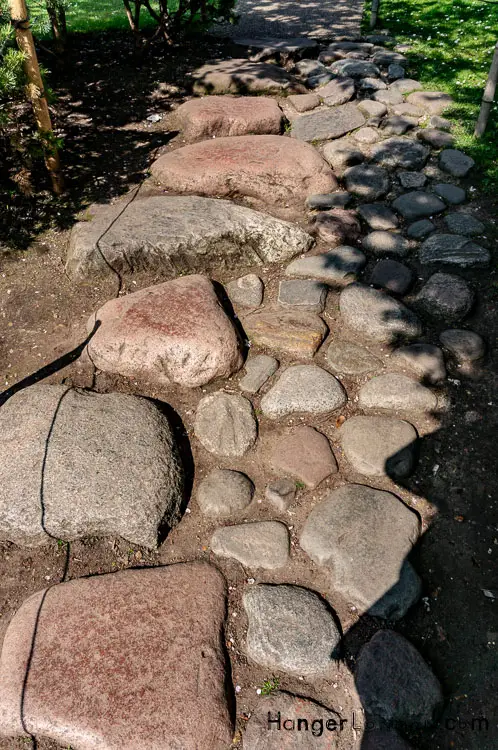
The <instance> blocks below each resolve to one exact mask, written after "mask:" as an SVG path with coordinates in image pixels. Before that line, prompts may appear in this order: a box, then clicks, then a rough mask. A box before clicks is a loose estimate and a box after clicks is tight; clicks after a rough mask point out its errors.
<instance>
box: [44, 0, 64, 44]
mask: <svg viewBox="0 0 498 750" xmlns="http://www.w3.org/2000/svg"><path fill="white" fill-rule="evenodd" d="M47 13H48V17H49V19H50V25H51V27H52V35H53V37H54V40H55V48H56V50H57V52H58V53H62V52H64V50H65V47H66V33H67V32H66V11H65V10H64V8H62V7H61V6H58V5H57V4H56V3H47Z"/></svg>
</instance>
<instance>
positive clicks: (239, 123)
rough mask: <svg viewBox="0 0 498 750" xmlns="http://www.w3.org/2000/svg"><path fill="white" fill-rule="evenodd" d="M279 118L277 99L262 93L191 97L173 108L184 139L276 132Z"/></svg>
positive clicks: (280, 126) (277, 131) (281, 117)
mask: <svg viewBox="0 0 498 750" xmlns="http://www.w3.org/2000/svg"><path fill="white" fill-rule="evenodd" d="M282 119H283V113H282V110H281V109H280V107H279V106H278V104H277V102H276V101H275V100H274V99H270V98H269V97H264V96H258V97H256V98H254V97H249V96H240V97H235V96H206V97H202V98H200V99H191V100H190V101H188V102H185V103H184V104H182V105H180V107H178V109H177V110H176V111H175V120H176V122H177V123H178V125H179V127H180V130H181V131H182V134H183V137H184V138H185V139H186V140H187V141H198V140H202V139H204V138H214V137H216V138H223V137H225V136H234V135H247V134H249V133H251V134H253V135H263V134H267V133H273V134H275V135H278V134H279V133H280V131H281V130H282Z"/></svg>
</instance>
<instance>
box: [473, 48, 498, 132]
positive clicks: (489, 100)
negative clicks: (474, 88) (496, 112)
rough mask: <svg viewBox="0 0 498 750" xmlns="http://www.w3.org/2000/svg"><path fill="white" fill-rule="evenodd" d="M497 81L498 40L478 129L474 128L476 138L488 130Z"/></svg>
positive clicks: (483, 98) (477, 125)
mask: <svg viewBox="0 0 498 750" xmlns="http://www.w3.org/2000/svg"><path fill="white" fill-rule="evenodd" d="M497 81H498V42H496V47H495V54H494V55H493V61H492V63H491V68H490V69H489V75H488V80H487V83H486V88H485V89H484V94H483V97H482V104H481V111H480V112H479V119H478V120H477V124H476V129H475V130H474V135H475V137H476V138H481V136H482V135H484V132H485V130H486V126H487V124H488V119H489V113H490V112H491V105H492V104H493V101H494V98H495V93H496V83H497Z"/></svg>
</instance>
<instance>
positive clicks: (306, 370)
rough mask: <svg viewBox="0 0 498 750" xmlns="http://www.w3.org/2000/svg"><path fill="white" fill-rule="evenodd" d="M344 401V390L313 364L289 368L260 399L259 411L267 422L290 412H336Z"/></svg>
mask: <svg viewBox="0 0 498 750" xmlns="http://www.w3.org/2000/svg"><path fill="white" fill-rule="evenodd" d="M346 400H347V396H346V393H345V391H344V388H343V387H342V385H341V384H340V382H339V381H338V380H337V378H335V377H334V376H333V375H331V374H330V372H327V370H324V369H322V368H321V367H318V366H317V365H292V367H288V368H287V369H286V370H284V371H283V372H282V374H281V375H280V377H279V379H278V380H277V382H276V383H275V385H274V386H272V388H270V390H269V391H268V393H266V394H265V395H264V396H263V398H262V399H261V409H262V411H263V414H264V415H265V416H266V417H270V419H279V418H280V417H286V416H287V415H288V414H293V413H294V412H304V413H306V414H315V415H318V414H327V413H328V412H332V411H335V410H336V409H340V407H341V406H344V404H345V403H346Z"/></svg>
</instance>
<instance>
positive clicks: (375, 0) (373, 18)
mask: <svg viewBox="0 0 498 750" xmlns="http://www.w3.org/2000/svg"><path fill="white" fill-rule="evenodd" d="M379 5H380V0H372V12H371V13H370V28H371V29H375V27H376V26H377V17H378V15H379Z"/></svg>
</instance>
